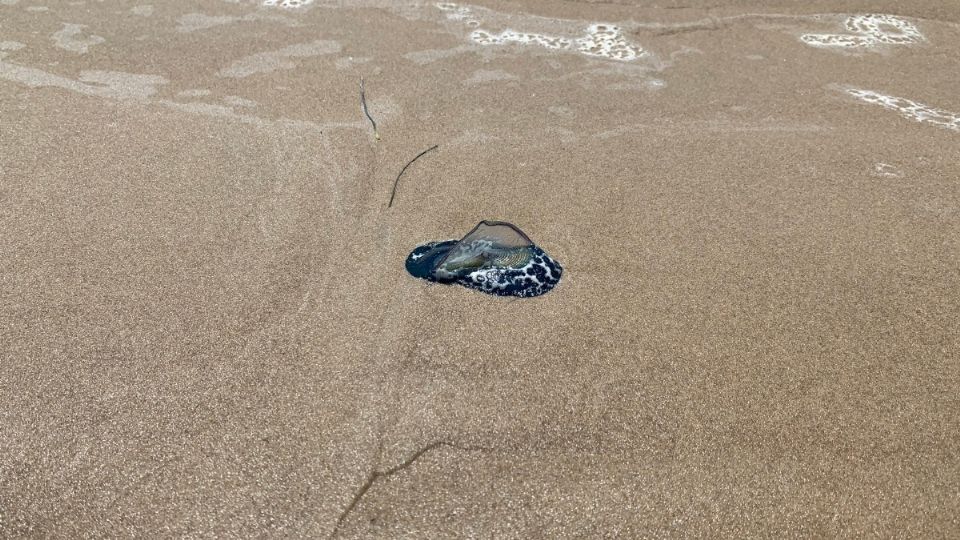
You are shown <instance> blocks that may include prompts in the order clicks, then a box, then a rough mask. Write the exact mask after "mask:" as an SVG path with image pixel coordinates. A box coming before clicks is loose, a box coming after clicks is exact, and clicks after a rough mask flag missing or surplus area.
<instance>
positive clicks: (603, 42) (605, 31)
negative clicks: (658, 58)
mask: <svg viewBox="0 0 960 540" xmlns="http://www.w3.org/2000/svg"><path fill="white" fill-rule="evenodd" d="M436 7H437V8H438V9H440V10H442V11H444V12H445V13H446V18H447V19H448V20H451V21H458V22H461V23H463V24H466V25H467V26H468V27H471V28H474V30H472V31H471V32H470V34H469V36H470V39H471V40H472V41H473V42H474V43H478V44H480V45H505V44H510V43H515V44H519V45H536V46H540V47H544V48H546V49H551V50H557V51H560V50H568V51H574V52H578V53H580V54H583V55H586V56H592V57H596V58H604V59H608V60H619V61H624V62H629V61H631V60H635V59H637V58H639V57H641V56H643V55H644V54H645V53H644V50H643V48H642V47H640V46H638V45H636V44H634V43H631V42H630V41H628V40H627V39H626V37H624V35H623V33H622V31H621V29H620V27H618V26H616V25H613V24H607V23H591V24H588V25H587V26H586V28H583V27H582V26H581V28H583V30H582V32H583V33H582V34H579V35H578V34H576V30H575V28H576V27H575V26H573V24H572V23H571V22H570V21H562V20H559V19H548V18H545V17H533V16H526V17H513V18H512V19H514V20H515V19H519V22H521V23H523V25H524V26H529V27H531V29H530V30H515V29H513V28H506V29H504V30H502V31H500V32H496V31H492V30H487V29H485V28H479V26H480V25H481V24H482V22H483V20H484V18H485V17H487V18H493V19H504V18H505V17H504V16H502V15H500V14H496V13H494V12H492V11H490V10H486V9H483V8H471V7H468V6H460V5H457V4H453V3H449V2H442V3H439V4H436ZM481 13H482V14H481ZM534 27H535V28H534ZM545 27H551V28H554V29H559V30H561V32H558V33H554V32H549V31H547V32H544V31H542V30H541V28H545ZM534 30H536V31H534Z"/></svg>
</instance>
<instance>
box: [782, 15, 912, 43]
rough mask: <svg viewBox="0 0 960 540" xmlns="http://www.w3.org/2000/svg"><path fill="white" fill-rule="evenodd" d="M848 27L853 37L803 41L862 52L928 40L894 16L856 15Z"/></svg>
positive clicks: (812, 36)
mask: <svg viewBox="0 0 960 540" xmlns="http://www.w3.org/2000/svg"><path fill="white" fill-rule="evenodd" d="M844 26H845V27H846V29H847V30H848V31H850V33H849V34H804V35H802V36H800V40H801V41H803V42H804V43H806V44H807V45H810V46H812V47H843V48H860V47H873V46H875V45H909V44H912V43H919V42H921V41H925V39H926V38H924V37H923V34H921V33H920V30H919V29H917V27H916V26H914V25H913V23H911V22H909V21H907V20H904V19H901V18H899V17H894V16H893V15H854V16H851V17H849V18H848V19H847V20H846V21H845V22H844Z"/></svg>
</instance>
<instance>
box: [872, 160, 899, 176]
mask: <svg viewBox="0 0 960 540" xmlns="http://www.w3.org/2000/svg"><path fill="white" fill-rule="evenodd" d="M870 176H876V177H880V178H903V172H901V171H900V169H897V168H896V167H894V166H893V165H890V164H889V163H875V164H874V165H873V172H871V173H870Z"/></svg>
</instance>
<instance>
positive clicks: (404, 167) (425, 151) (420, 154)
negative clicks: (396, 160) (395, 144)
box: [387, 144, 440, 208]
mask: <svg viewBox="0 0 960 540" xmlns="http://www.w3.org/2000/svg"><path fill="white" fill-rule="evenodd" d="M438 146H440V145H438V144H435V145H433V146H431V147H430V148H427V149H426V150H424V151H423V152H420V153H419V154H417V157H415V158H413V159H411V160H410V162H409V163H407V164H406V165H404V166H403V168H402V169H400V174H398V175H397V179H396V180H394V181H393V192H392V193H390V203H389V204H387V208H390V207H391V206H393V198H394V197H396V196H397V184H399V183H400V177H401V176H403V171H405V170H407V167H409V166H410V165H413V162H414V161H416V160H418V159H420V156H422V155H424V154H426V153H427V152H429V151H431V150H436V149H437V147H438Z"/></svg>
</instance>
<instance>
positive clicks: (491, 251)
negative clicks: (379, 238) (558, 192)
mask: <svg viewBox="0 0 960 540" xmlns="http://www.w3.org/2000/svg"><path fill="white" fill-rule="evenodd" d="M406 266H407V271H408V272H410V274H411V275H413V276H415V277H418V278H421V279H426V280H428V281H435V282H439V283H459V284H460V285H463V286H465V287H469V288H471V289H477V290H479V291H483V292H485V293H488V294H495V295H498V296H520V297H529V296H539V295H541V294H544V293H546V292H548V291H549V290H551V289H553V288H554V287H555V286H556V285H557V283H559V282H560V275H561V274H562V273H563V268H562V267H561V266H560V263H558V262H557V261H555V260H553V259H552V258H551V257H550V256H549V255H547V254H546V252H544V251H543V250H542V249H540V248H539V247H537V245H536V244H534V243H533V241H531V240H530V238H529V237H527V235H525V234H523V231H521V230H520V229H518V228H517V227H515V226H514V225H511V224H509V223H505V222H502V221H481V222H480V223H479V224H478V225H477V226H476V227H474V228H473V230H472V231H470V232H469V233H467V235H466V236H464V237H463V238H462V239H460V240H446V241H442V242H429V243H426V244H423V245H420V246H417V247H416V248H415V249H414V250H413V252H411V253H410V255H409V256H408V257H407V263H406Z"/></svg>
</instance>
